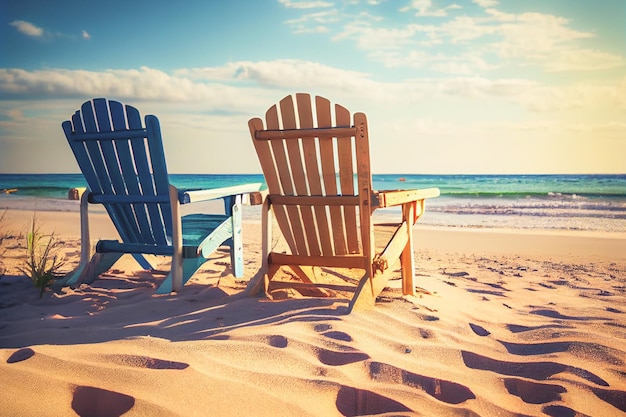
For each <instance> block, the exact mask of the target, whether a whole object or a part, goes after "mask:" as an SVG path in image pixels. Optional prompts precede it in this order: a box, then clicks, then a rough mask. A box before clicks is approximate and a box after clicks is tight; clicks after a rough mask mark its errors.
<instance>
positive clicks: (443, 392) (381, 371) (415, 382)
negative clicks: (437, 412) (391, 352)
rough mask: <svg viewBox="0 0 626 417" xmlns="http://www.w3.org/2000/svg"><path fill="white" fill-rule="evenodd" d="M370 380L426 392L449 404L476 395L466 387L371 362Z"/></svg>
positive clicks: (472, 397)
mask: <svg viewBox="0 0 626 417" xmlns="http://www.w3.org/2000/svg"><path fill="white" fill-rule="evenodd" d="M369 372H370V378H372V379H373V380H376V381H379V382H383V383H390V382H393V383H396V384H402V385H406V386H408V387H411V388H416V389H419V390H422V391H424V392H425V393H427V394H428V395H430V396H431V397H434V398H436V399H438V400H439V401H443V402H445V403H448V404H460V403H462V402H465V401H467V400H470V399H475V398H476V395H474V393H473V392H472V391H471V390H470V389H469V388H468V387H466V386H465V385H461V384H457V383H456V382H452V381H446V380H443V379H438V378H432V377H428V376H424V375H418V374H415V373H413V372H409V371H407V370H404V369H400V368H397V367H395V366H392V365H389V364H386V363H381V362H371V363H370V364H369Z"/></svg>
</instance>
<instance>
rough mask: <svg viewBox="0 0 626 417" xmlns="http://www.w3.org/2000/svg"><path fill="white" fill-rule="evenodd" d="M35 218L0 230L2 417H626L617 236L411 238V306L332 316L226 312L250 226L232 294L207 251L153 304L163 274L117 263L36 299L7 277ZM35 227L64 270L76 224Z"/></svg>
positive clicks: (274, 309) (65, 218)
mask: <svg viewBox="0 0 626 417" xmlns="http://www.w3.org/2000/svg"><path fill="white" fill-rule="evenodd" d="M31 215H32V212H29V211H20V210H10V211H9V212H8V213H7V215H6V217H5V221H4V222H3V224H4V226H3V229H4V230H5V232H7V233H8V235H9V237H8V238H7V239H5V240H4V241H3V244H2V249H0V251H2V252H1V253H2V258H1V259H2V260H1V262H2V263H1V264H0V268H2V269H3V270H4V276H2V277H1V278H0V381H2V382H1V384H2V388H1V389H0V415H2V416H13V417H15V416H72V415H80V416H119V415H125V416H307V415H310V416H356V415H376V414H382V415H387V416H409V415H410V416H419V415H423V416H449V415H450V416H457V415H459V416H476V415H480V416H525V415H528V416H540V415H544V416H545V415H549V416H584V415H587V416H619V415H626V365H625V361H626V343H624V340H626V236H624V235H622V234H616V235H590V234H583V233H573V232H572V233H565V232H562V233H554V232H520V231H511V230H509V231H496V230H484V229H483V230H459V229H446V228H425V227H417V228H416V231H415V233H416V234H415V237H416V255H415V256H416V261H417V266H416V272H417V275H418V286H419V295H418V296H417V297H403V296H402V295H401V291H400V290H399V287H400V283H399V280H392V281H390V287H389V288H387V289H386V290H385V291H384V292H383V294H382V296H381V297H380V298H379V302H378V303H377V305H376V307H375V308H373V309H371V310H367V311H359V312H355V313H353V314H351V315H346V314H345V312H346V309H347V300H345V299H343V298H339V297H337V298H326V299H320V298H306V297H299V296H297V294H295V293H294V292H287V293H286V296H285V297H284V299H283V300H281V301H269V300H267V299H265V298H244V297H239V296H238V295H237V294H239V293H240V292H241V291H242V289H243V288H244V287H245V285H246V282H247V280H248V279H250V278H251V277H252V276H253V275H254V273H255V272H256V270H257V269H258V267H259V265H260V236H261V234H260V233H261V229H260V224H259V222H258V220H257V219H255V218H252V220H250V219H248V220H247V221H246V222H245V224H244V241H245V248H244V249H245V262H246V263H245V277H244V279H241V280H239V279H235V278H234V277H233V276H232V271H231V269H230V264H229V258H228V255H227V253H226V252H223V251H220V252H218V253H217V254H216V257H215V259H213V260H211V261H210V262H208V263H207V264H205V266H204V267H203V268H202V269H201V270H200V272H199V273H197V274H196V275H195V276H194V278H193V279H192V280H191V281H190V282H189V283H188V284H187V285H186V286H185V288H184V289H183V291H181V292H180V293H179V294H175V295H167V296H159V295H155V293H154V291H155V289H156V287H157V286H158V284H159V283H160V281H161V280H163V278H164V277H165V276H166V273H167V269H168V261H167V258H154V259H155V260H156V261H158V263H159V266H158V268H157V270H156V271H152V272H150V271H142V270H141V269H139V267H138V266H137V264H135V263H134V261H133V260H132V258H128V259H127V258H126V257H124V258H122V259H121V260H120V261H119V262H118V263H117V264H116V265H115V266H114V268H113V269H112V270H111V271H109V272H108V273H106V274H104V276H103V277H102V278H101V279H99V280H97V281H95V282H94V283H93V284H92V285H90V286H87V285H82V286H81V287H79V288H76V289H70V288H64V289H62V290H60V291H56V292H53V291H48V292H46V293H45V294H44V296H43V298H41V299H40V298H39V295H38V292H37V291H36V290H35V288H33V286H32V284H31V283H30V282H29V281H28V280H27V279H26V278H25V277H24V276H22V274H21V273H20V272H19V271H18V269H17V267H18V266H19V264H20V262H21V260H22V258H23V255H24V248H23V247H24V238H23V237H20V236H19V235H20V234H21V233H23V232H24V231H25V230H26V226H27V223H28V221H29V218H30V216H31ZM37 219H38V223H39V224H40V225H41V226H42V230H43V231H51V230H54V231H55V233H56V235H57V238H58V241H59V245H58V250H59V253H60V255H61V256H63V258H64V260H65V262H66V264H65V265H64V267H63V268H64V269H65V270H67V271H70V270H71V269H72V268H73V267H75V266H76V264H77V262H78V256H79V240H78V237H79V228H78V213H76V212H45V211H39V212H38V213H37ZM92 225H93V226H94V227H95V230H94V232H93V233H92V237H93V238H94V239H95V238H98V237H105V236H107V237H108V236H109V235H107V233H110V232H111V230H112V226H111V224H110V222H109V221H108V219H107V218H106V217H105V216H104V215H102V214H98V213H96V214H95V215H93V216H92ZM381 232H383V233H386V232H387V231H386V229H385V228H381ZM396 276H397V277H398V278H399V271H398V272H397V273H396ZM277 298H278V297H277Z"/></svg>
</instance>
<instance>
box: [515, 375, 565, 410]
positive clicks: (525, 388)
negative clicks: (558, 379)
mask: <svg viewBox="0 0 626 417" xmlns="http://www.w3.org/2000/svg"><path fill="white" fill-rule="evenodd" d="M504 386H505V388H506V390H507V391H508V392H509V394H511V395H515V396H516V397H520V398H521V399H522V401H524V402H525V403H529V404H545V403H549V402H551V401H559V400H561V394H562V393H564V392H567V390H566V389H565V387H562V386H561V385H552V384H541V383H538V382H532V381H526V380H523V379H517V378H505V379H504Z"/></svg>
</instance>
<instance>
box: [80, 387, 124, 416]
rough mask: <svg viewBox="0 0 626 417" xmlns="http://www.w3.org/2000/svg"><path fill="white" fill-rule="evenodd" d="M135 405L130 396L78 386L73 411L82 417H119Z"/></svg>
mask: <svg viewBox="0 0 626 417" xmlns="http://www.w3.org/2000/svg"><path fill="white" fill-rule="evenodd" d="M134 405H135V398H134V397H131V396H130V395H126V394H122V393H119V392H115V391H109V390H105V389H102V388H96V387H87V386H77V387H76V388H75V389H74V396H73V398H72V410H74V411H75V412H76V414H78V415H79V416H81V417H117V416H121V415H122V414H124V413H126V412H128V411H129V410H130V409H131V408H133V407H134Z"/></svg>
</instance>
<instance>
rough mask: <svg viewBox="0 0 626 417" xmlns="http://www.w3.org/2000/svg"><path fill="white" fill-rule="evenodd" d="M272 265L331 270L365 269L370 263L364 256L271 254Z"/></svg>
mask: <svg viewBox="0 0 626 417" xmlns="http://www.w3.org/2000/svg"><path fill="white" fill-rule="evenodd" d="M269 259H270V263H272V264H275V265H307V266H326V267H329V268H361V269H365V267H366V264H368V263H369V260H368V258H367V257H365V256H362V255H347V256H301V255H289V254H285V253H277V252H272V253H270V257H269Z"/></svg>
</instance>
